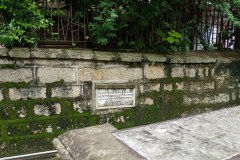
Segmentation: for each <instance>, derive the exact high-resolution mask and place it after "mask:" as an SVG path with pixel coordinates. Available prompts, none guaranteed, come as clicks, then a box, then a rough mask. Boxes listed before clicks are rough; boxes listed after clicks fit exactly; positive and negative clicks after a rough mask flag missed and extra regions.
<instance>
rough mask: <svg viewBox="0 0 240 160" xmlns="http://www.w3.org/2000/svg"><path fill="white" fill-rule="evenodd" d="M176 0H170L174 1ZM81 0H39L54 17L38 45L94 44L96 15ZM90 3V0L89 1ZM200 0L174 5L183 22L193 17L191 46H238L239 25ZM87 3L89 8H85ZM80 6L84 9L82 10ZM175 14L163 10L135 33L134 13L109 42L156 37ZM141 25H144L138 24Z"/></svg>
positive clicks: (202, 47)
mask: <svg viewBox="0 0 240 160" xmlns="http://www.w3.org/2000/svg"><path fill="white" fill-rule="evenodd" d="M172 1H173V0H170V1H169V3H170V5H171V3H172ZM81 2H82V1H81V0H76V1H73V0H39V1H38V3H39V6H40V7H41V8H42V9H43V10H44V11H45V12H46V13H47V15H48V18H50V19H52V20H53V22H54V25H53V26H51V27H50V28H48V29H43V30H40V31H39V33H38V34H39V37H40V41H39V43H38V44H39V47H61V48H62V47H69V46H77V47H83V48H87V47H92V45H91V44H92V40H91V34H90V33H89V30H88V24H89V21H91V19H92V16H93V13H92V12H93V11H92V9H91V8H90V7H92V5H91V4H90V5H89V6H88V7H86V6H82V5H81ZM89 3H91V1H89ZM200 4H201V0H196V1H191V2H190V1H188V3H185V4H184V3H183V4H182V5H180V6H175V8H174V7H173V10H176V11H179V12H181V17H178V18H179V19H180V21H178V23H180V22H182V24H177V25H184V23H187V21H191V20H193V19H194V22H192V24H191V31H190V35H189V40H190V41H191V43H190V49H191V50H205V49H209V48H217V49H229V50H235V48H236V46H237V41H238V39H237V36H236V35H237V34H238V29H237V28H235V27H234V26H233V24H232V23H230V21H229V20H227V18H226V17H225V16H224V15H223V14H221V12H220V11H219V10H217V9H216V8H213V7H212V5H211V3H206V4H205V5H204V7H203V8H202V9H201V10H199V9H198V7H199V5H200ZM84 7H86V8H84ZM80 10H81V12H79V11H80ZM173 16H174V15H172V14H161V15H159V17H157V18H155V19H154V20H152V22H151V23H150V25H149V26H148V27H147V28H145V30H144V31H141V33H135V32H134V29H133V28H134V27H136V22H135V21H134V20H131V19H134V17H129V18H128V20H126V23H128V27H127V28H124V29H122V30H120V31H119V32H118V35H117V37H118V38H115V39H112V40H111V42H110V44H111V45H112V46H117V43H118V42H117V41H118V40H119V37H120V38H121V39H124V40H126V39H127V40H128V41H134V40H136V39H139V36H140V37H141V39H142V40H143V43H146V44H147V43H149V40H151V39H153V32H154V30H155V29H156V28H157V27H163V25H164V23H163V22H165V21H168V22H169V23H171V22H172V23H174V21H175V20H176V18H174V17H173ZM138 27H141V26H138Z"/></svg>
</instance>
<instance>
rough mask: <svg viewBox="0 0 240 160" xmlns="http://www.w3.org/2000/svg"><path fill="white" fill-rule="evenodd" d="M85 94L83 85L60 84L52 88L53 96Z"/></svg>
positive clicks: (67, 96) (70, 96)
mask: <svg viewBox="0 0 240 160" xmlns="http://www.w3.org/2000/svg"><path fill="white" fill-rule="evenodd" d="M82 95H83V86H82V85H78V86H60V87H54V88H52V96H51V97H57V98H61V97H66V98H74V97H79V96H82Z"/></svg>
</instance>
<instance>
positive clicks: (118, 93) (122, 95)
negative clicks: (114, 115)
mask: <svg viewBox="0 0 240 160" xmlns="http://www.w3.org/2000/svg"><path fill="white" fill-rule="evenodd" d="M134 106H135V89H134V88H98V89H96V109H107V108H122V107H134Z"/></svg>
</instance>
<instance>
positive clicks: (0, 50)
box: [0, 48, 8, 57]
mask: <svg viewBox="0 0 240 160" xmlns="http://www.w3.org/2000/svg"><path fill="white" fill-rule="evenodd" d="M7 53H8V49H6V48H0V56H4V57H6V56H7Z"/></svg>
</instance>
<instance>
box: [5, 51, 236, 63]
mask: <svg viewBox="0 0 240 160" xmlns="http://www.w3.org/2000/svg"><path fill="white" fill-rule="evenodd" d="M1 56H4V57H6V56H9V57H12V58H29V59H39V58H41V59H75V60H91V61H92V60H94V61H117V62H139V63H141V62H152V63H153V62H154V63H170V64H174V63H181V64H191V63H216V62H219V63H231V62H233V61H236V60H240V56H239V54H237V53H236V52H204V51H190V52H189V53H186V54H184V53H174V54H148V53H145V54H143V53H127V52H106V51H93V50H87V49H46V48H31V49H29V48H12V49H10V50H9V51H8V49H5V48H1V49H0V57H1Z"/></svg>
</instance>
